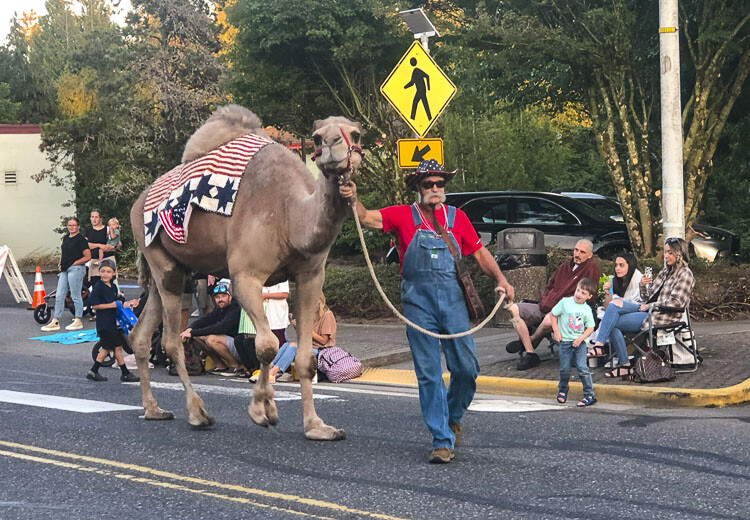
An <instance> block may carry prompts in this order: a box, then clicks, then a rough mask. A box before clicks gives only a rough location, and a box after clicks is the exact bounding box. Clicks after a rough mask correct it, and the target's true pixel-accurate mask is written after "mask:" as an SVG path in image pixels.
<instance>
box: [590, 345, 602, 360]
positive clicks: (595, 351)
mask: <svg viewBox="0 0 750 520" xmlns="http://www.w3.org/2000/svg"><path fill="white" fill-rule="evenodd" d="M586 357H587V358H597V357H607V354H606V353H605V352H604V345H596V346H595V347H593V348H592V349H591V350H589V352H588V353H587V354H586Z"/></svg>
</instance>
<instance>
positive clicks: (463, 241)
mask: <svg viewBox="0 0 750 520" xmlns="http://www.w3.org/2000/svg"><path fill="white" fill-rule="evenodd" d="M380 215H381V217H382V218H383V233H387V232H389V231H395V232H396V235H397V236H398V258H399V262H401V266H402V267H403V265H404V254H405V253H406V248H407V247H409V244H410V243H411V239H412V238H413V237H414V234H415V233H416V232H417V229H427V230H429V231H432V226H431V225H430V224H429V223H428V222H429V221H428V220H427V218H426V217H424V216H423V218H422V219H421V220H422V223H421V224H420V225H419V227H415V226H414V219H413V218H412V215H411V206H406V205H404V206H389V207H387V208H383V209H381V210H380ZM447 216H448V208H447V207H446V206H445V204H443V205H442V207H441V209H439V210H437V211H436V212H435V218H436V219H437V221H438V222H439V223H440V225H441V226H443V227H445V221H446V217H447ZM451 232H452V234H453V237H454V238H455V239H456V242H458V245H459V247H460V248H461V254H462V255H463V256H468V255H470V254H472V253H474V252H475V251H477V250H478V249H479V248H480V247H482V242H481V241H480V240H479V236H478V235H477V232H476V231H475V230H474V226H472V225H471V222H469V218H468V217H467V216H466V213H464V212H463V211H461V210H460V209H456V218H455V219H454V222H453V227H452V228H451ZM435 233H436V234H437V235H438V236H439V233H437V230H435Z"/></svg>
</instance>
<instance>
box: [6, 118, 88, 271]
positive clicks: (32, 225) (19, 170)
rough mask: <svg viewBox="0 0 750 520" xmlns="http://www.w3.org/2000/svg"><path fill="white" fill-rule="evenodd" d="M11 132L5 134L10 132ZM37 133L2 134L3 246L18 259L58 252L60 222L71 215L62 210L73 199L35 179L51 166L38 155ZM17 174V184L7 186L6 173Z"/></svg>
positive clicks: (39, 138) (47, 183)
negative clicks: (33, 177) (6, 246)
mask: <svg viewBox="0 0 750 520" xmlns="http://www.w3.org/2000/svg"><path fill="white" fill-rule="evenodd" d="M9 131H11V130H5V132H9ZM40 143H41V135H40V134H38V133H27V134H23V133H4V131H3V130H0V245H8V246H9V247H10V250H11V251H12V252H13V256H15V257H16V259H21V258H23V257H25V256H26V255H29V254H32V253H33V254H36V253H47V252H58V253H59V249H60V239H61V237H62V235H61V234H58V233H55V231H54V229H55V228H59V227H61V219H62V218H63V217H64V216H66V215H68V214H70V213H72V212H73V211H74V210H73V208H72V207H63V204H64V203H66V202H68V201H70V200H71V199H72V196H71V194H70V193H68V192H67V191H66V190H65V189H64V188H61V187H57V186H53V185H52V184H51V183H50V182H49V181H48V180H44V181H42V182H40V183H37V182H36V181H34V179H32V176H33V175H36V174H37V173H39V172H40V171H41V170H43V169H44V168H48V167H49V166H50V164H49V162H48V161H47V159H46V156H45V154H44V153H42V152H41V151H39V144H40ZM12 171H15V172H16V179H17V180H16V184H15V185H13V184H6V175H5V172H12Z"/></svg>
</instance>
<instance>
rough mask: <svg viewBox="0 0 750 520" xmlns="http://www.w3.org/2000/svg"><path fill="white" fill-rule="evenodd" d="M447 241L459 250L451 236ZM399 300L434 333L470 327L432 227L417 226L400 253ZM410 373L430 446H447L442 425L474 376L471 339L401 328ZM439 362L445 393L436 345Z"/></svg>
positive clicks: (457, 415)
mask: <svg viewBox="0 0 750 520" xmlns="http://www.w3.org/2000/svg"><path fill="white" fill-rule="evenodd" d="M446 208H447V210H448V219H447V222H446V226H445V228H446V230H448V232H449V233H450V229H451V228H452V227H453V222H454V221H455V217H456V208H455V207H453V206H446ZM411 213H412V218H413V219H414V225H415V226H417V227H419V226H420V225H421V223H422V222H421V219H420V216H419V212H418V211H417V208H416V206H412V207H411ZM450 234H451V240H453V243H454V245H455V247H456V250H457V251H460V250H461V249H460V248H459V246H458V244H457V243H456V239H455V238H454V237H453V236H452V233H450ZM401 275H402V281H401V303H402V304H403V308H404V315H405V316H406V317H407V318H409V320H411V321H413V322H414V323H416V324H418V325H420V326H422V327H423V328H425V329H427V330H429V331H432V332H437V333H442V334H452V333H456V332H464V331H465V330H468V329H469V327H470V324H469V316H468V313H467V311H466V302H465V300H464V295H463V292H462V291H461V288H460V287H459V285H458V280H457V279H456V266H455V264H454V262H453V258H452V257H451V254H450V250H449V249H448V246H447V245H446V243H445V241H443V239H442V237H441V236H439V235H438V236H436V235H435V234H434V233H433V232H432V231H428V230H426V229H417V232H416V234H415V235H414V237H413V238H412V240H411V242H410V243H409V246H408V247H407V248H406V253H405V254H404V263H403V268H402V271H401ZM406 335H407V337H408V338H409V347H410V348H411V354H412V358H413V359H414V371H415V372H416V374H417V380H418V381H419V404H420V407H421V409H422V417H424V420H425V423H427V427H428V428H429V430H430V432H431V433H432V437H433V440H432V446H433V448H446V447H447V448H451V449H452V448H453V443H454V441H455V437H454V435H453V432H452V431H451V429H450V428H449V427H448V423H450V424H458V423H460V422H461V417H463V415H464V412H465V411H466V408H468V406H469V404H471V400H472V398H473V397H474V392H475V390H476V386H477V385H476V378H477V375H478V374H479V363H478V362H477V358H476V354H475V347H474V339H473V338H472V337H471V336H464V337H463V338H458V339H448V340H438V339H437V338H433V337H431V336H427V335H426V334H423V333H421V332H419V331H417V330H416V329H414V328H412V327H407V328H406ZM441 344H442V347H443V353H444V354H445V364H446V366H447V367H448V371H449V372H450V374H451V379H450V385H449V388H448V391H447V398H446V389H445V385H444V384H443V377H442V365H441V361H440V345H441Z"/></svg>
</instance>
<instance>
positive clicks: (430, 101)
mask: <svg viewBox="0 0 750 520" xmlns="http://www.w3.org/2000/svg"><path fill="white" fill-rule="evenodd" d="M380 92H381V93H382V94H383V96H385V98H386V99H387V100H388V102H389V103H390V104H391V105H393V108H395V109H396V111H397V112H398V113H399V114H400V115H401V117H403V118H404V121H406V123H407V124H408V125H409V126H410V127H411V129H412V130H414V132H416V134H417V135H419V136H423V135H425V134H426V133H427V131H428V130H429V129H430V127H431V126H432V124H433V123H434V122H435V120H436V119H437V118H438V116H439V115H440V114H441V113H442V112H443V110H444V109H445V107H446V106H448V103H450V100H451V99H453V96H454V95H456V86H455V85H454V84H453V82H452V81H451V80H450V79H449V78H448V76H446V75H445V73H444V72H443V71H442V70H440V67H438V66H437V63H435V61H433V59H432V58H431V57H430V55H429V54H427V52H425V50H424V48H423V47H422V45H421V44H420V43H419V41H417V40H414V43H412V45H411V47H409V50H408V51H406V54H404V56H403V57H402V58H401V61H399V62H398V65H396V68H394V69H393V71H391V73H390V75H389V76H388V77H387V78H386V80H385V81H384V82H383V84H382V85H381V86H380Z"/></svg>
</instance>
